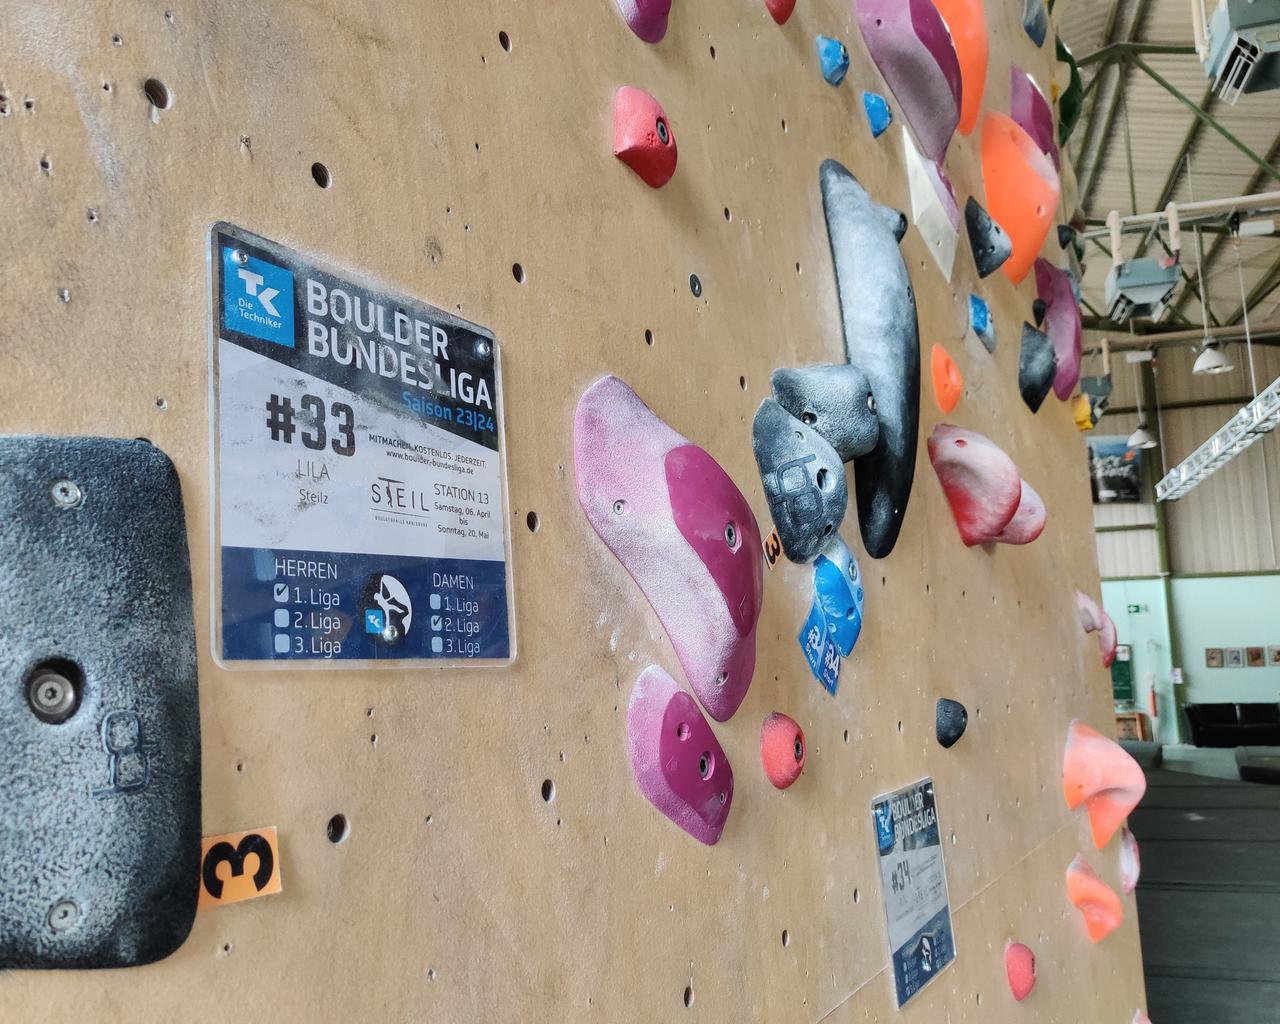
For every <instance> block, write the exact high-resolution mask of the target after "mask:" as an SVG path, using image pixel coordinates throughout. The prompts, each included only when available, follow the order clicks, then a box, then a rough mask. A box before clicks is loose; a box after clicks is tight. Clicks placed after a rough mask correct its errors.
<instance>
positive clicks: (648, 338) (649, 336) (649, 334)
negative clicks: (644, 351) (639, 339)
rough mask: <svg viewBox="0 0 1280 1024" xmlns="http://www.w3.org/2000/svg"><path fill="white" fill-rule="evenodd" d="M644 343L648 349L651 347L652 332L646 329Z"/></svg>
mask: <svg viewBox="0 0 1280 1024" xmlns="http://www.w3.org/2000/svg"><path fill="white" fill-rule="evenodd" d="M644 343H645V344H646V345H648V346H649V347H650V348H652V347H653V331H651V330H649V329H648V328H646V329H645V332H644Z"/></svg>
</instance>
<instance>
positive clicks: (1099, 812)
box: [1062, 718, 1147, 850]
mask: <svg viewBox="0 0 1280 1024" xmlns="http://www.w3.org/2000/svg"><path fill="white" fill-rule="evenodd" d="M1146 791H1147V777H1146V776H1145V775H1144V774H1143V773H1142V766H1141V765H1139V764H1138V762H1137V761H1135V760H1134V759H1133V758H1132V757H1130V756H1129V754H1128V752H1127V751H1126V750H1125V749H1124V747H1122V746H1120V744H1119V743H1117V742H1116V741H1115V740H1111V739H1108V738H1107V737H1106V736H1103V735H1102V733H1100V732H1098V731H1097V730H1096V729H1091V728H1089V726H1087V725H1085V724H1084V723H1083V722H1082V721H1080V720H1079V719H1078V718H1077V719H1074V720H1073V721H1072V723H1071V727H1070V728H1069V729H1068V731H1067V747H1066V750H1065V751H1064V752H1063V755H1062V795H1063V796H1064V797H1065V798H1066V801H1067V806H1068V807H1070V808H1071V809H1072V810H1075V809H1076V808H1077V807H1079V806H1080V804H1081V803H1083V804H1084V805H1085V809H1086V810H1087V811H1088V813H1089V826H1090V828H1091V829H1092V831H1093V844H1094V846H1096V847H1097V848H1098V849H1099V850H1101V849H1102V848H1103V847H1104V846H1106V845H1107V843H1108V842H1110V841H1111V837H1112V836H1113V835H1115V833H1116V829H1118V828H1119V827H1120V826H1121V825H1123V824H1124V820H1125V818H1127V817H1128V816H1129V812H1130V811H1132V810H1133V809H1134V808H1135V807H1137V806H1138V801H1139V800H1141V799H1142V795H1143V794H1144V793H1145V792H1146Z"/></svg>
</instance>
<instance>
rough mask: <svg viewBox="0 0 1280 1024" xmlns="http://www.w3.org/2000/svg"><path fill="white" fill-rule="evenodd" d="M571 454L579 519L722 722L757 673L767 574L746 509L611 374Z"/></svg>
mask: <svg viewBox="0 0 1280 1024" xmlns="http://www.w3.org/2000/svg"><path fill="white" fill-rule="evenodd" d="M573 455H574V467H575V470H576V473H577V484H578V501H579V503H580V504H581V505H582V510H583V512H584V513H586V516H587V520H588V521H589V522H590V523H591V525H592V526H593V527H595V530H596V532H597V533H598V534H599V535H600V538H601V539H602V540H603V541H604V542H605V544H606V545H607V546H608V547H609V550H610V551H612V552H613V553H614V554H615V555H616V556H617V558H618V560H619V561H620V562H621V563H622V564H623V566H624V567H625V568H626V570H627V572H629V573H630V574H631V577H632V578H633V579H634V580H635V581H636V583H638V584H639V585H640V589H641V590H642V591H644V595H645V597H647V598H648V599H649V603H650V604H651V605H653V609H654V611H655V612H657V613H658V618H660V619H661V620H662V624H663V626H664V627H665V629H666V631H667V635H668V636H669V637H670V638H671V644H672V646H673V647H674V648H675V651H676V656H677V657H678V658H679V659H680V664H681V667H682V668H683V669H684V673H685V677H686V678H687V679H688V680H689V685H690V686H691V687H692V688H693V692H694V693H695V694H697V696H698V699H699V700H700V701H702V704H703V707H705V708H706V709H707V713H708V714H710V715H711V717H712V718H714V719H716V720H717V721H721V722H723V721H725V720H726V719H728V718H730V717H731V716H732V715H733V713H734V712H735V711H737V710H738V705H740V704H741V703H742V699H743V697H745V696H746V693H747V687H748V686H750V684H751V676H752V673H753V671H754V669H755V659H756V621H757V619H758V618H759V617H760V604H761V600H762V596H763V591H764V578H763V575H764V570H763V566H762V564H761V547H760V530H759V527H758V526H757V525H756V519H755V516H754V515H753V514H752V512H751V507H750V506H749V505H748V504H747V501H746V499H745V498H744V497H743V496H742V492H741V491H739V490H738V488H737V487H736V486H735V485H734V483H733V481H732V480H731V479H730V478H729V476H728V474H727V473H725V471H724V470H723V469H721V468H720V466H719V464H718V463H717V462H716V461H715V460H714V459H713V458H712V457H711V456H710V455H708V454H707V453H706V452H705V451H703V450H702V449H701V448H699V447H698V446H696V445H694V444H691V443H690V442H689V441H688V440H686V439H685V438H683V437H681V436H680V435H679V434H677V433H676V432H675V431H674V430H672V429H671V427H669V426H668V425H667V424H666V423H664V422H663V421H662V420H660V419H659V418H658V417H657V416H656V415H654V413H653V412H652V410H650V409H649V407H648V406H647V405H645V404H644V402H643V401H641V400H640V398H639V396H638V395H636V393H635V392H634V391H632V390H631V388H629V387H628V386H627V385H626V384H625V383H623V382H622V381H621V380H619V379H618V378H617V377H604V378H602V379H601V380H598V381H597V382H596V383H594V384H592V385H591V386H590V387H589V388H587V390H586V391H585V392H583V395H582V397H581V399H579V401H578V408H577V412H576V413H575V415H574V424H573Z"/></svg>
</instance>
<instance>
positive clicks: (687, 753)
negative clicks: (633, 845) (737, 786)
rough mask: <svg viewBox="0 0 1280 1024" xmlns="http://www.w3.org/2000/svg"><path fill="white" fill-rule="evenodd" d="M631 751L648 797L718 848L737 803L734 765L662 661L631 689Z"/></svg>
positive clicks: (639, 783)
mask: <svg viewBox="0 0 1280 1024" xmlns="http://www.w3.org/2000/svg"><path fill="white" fill-rule="evenodd" d="M627 749H628V751H629V753H630V756H631V772H632V774H633V775H634V776H635V779H636V785H637V786H639V787H640V792H641V793H643V794H644V795H645V798H646V799H648V801H649V802H650V803H651V804H653V806H654V807H656V808H657V809H658V810H659V811H661V812H662V813H663V814H665V815H666V816H667V817H668V818H670V819H671V820H672V821H674V822H675V823H676V824H677V825H679V826H680V827H681V828H682V829H684V830H685V831H686V832H688V833H689V835H691V836H693V838H694V839H696V840H698V842H700V843H706V844H707V845H708V846H714V845H715V843H716V842H717V841H718V840H719V839H720V833H721V832H722V831H724V823H725V819H727V818H728V817H729V808H730V806H731V805H732V803H733V769H732V768H730V767H729V758H728V757H726V756H725V752H724V750H723V749H722V748H721V746H720V741H719V740H717V739H716V735H715V733H713V732H712V731H711V726H710V725H708V724H707V720H706V719H705V718H703V717H702V712H701V711H699V710H698V705H697V703H696V702H695V701H694V699H693V698H692V697H690V696H689V695H688V694H687V693H685V692H684V690H682V689H680V687H679V686H677V685H676V681H675V680H674V679H672V678H671V677H670V676H669V675H667V673H666V672H664V671H663V670H662V669H661V668H659V667H658V666H657V665H650V666H649V667H648V668H646V669H645V670H644V671H643V672H641V673H640V678H639V679H637V680H636V684H635V687H634V689H632V691H631V702H630V703H629V704H628V705H627Z"/></svg>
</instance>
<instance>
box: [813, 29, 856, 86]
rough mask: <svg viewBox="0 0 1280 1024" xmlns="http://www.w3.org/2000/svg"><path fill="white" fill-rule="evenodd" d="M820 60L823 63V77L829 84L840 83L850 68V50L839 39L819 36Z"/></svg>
mask: <svg viewBox="0 0 1280 1024" xmlns="http://www.w3.org/2000/svg"><path fill="white" fill-rule="evenodd" d="M817 43H818V62H819V63H820V64H821V65H822V77H823V78H825V79H826V80H827V84H828V85H839V84H840V83H841V82H843V81H844V76H845V72H846V71H848V70H849V51H848V50H846V49H845V46H844V43H842V42H840V40H839V39H831V38H830V37H828V36H818V40H817Z"/></svg>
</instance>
